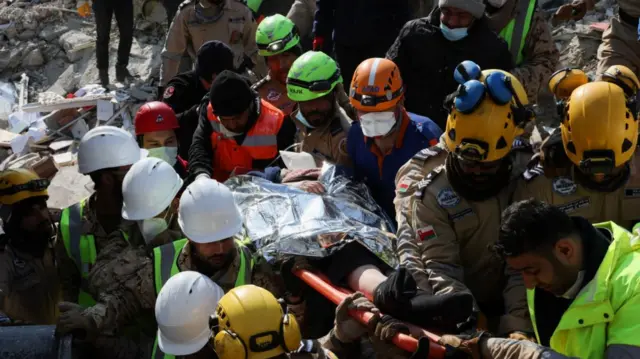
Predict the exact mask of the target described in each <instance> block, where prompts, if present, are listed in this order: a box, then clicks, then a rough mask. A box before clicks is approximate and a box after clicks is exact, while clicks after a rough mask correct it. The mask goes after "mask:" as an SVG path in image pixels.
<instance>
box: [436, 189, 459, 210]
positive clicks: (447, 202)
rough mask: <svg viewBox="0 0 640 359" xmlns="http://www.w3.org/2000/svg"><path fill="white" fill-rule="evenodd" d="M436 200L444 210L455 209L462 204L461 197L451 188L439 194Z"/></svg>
mask: <svg viewBox="0 0 640 359" xmlns="http://www.w3.org/2000/svg"><path fill="white" fill-rule="evenodd" d="M436 199H437V200H438V204H439V205H440V207H442V208H453V207H455V206H457V205H458V204H460V197H459V196H458V194H457V193H455V192H454V191H453V190H452V189H451V188H445V189H443V190H441V191H440V192H438V196H437V198H436Z"/></svg>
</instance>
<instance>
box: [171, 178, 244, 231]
mask: <svg viewBox="0 0 640 359" xmlns="http://www.w3.org/2000/svg"><path fill="white" fill-rule="evenodd" d="M178 224H180V229H182V233H184V234H185V236H187V238H189V240H191V241H193V242H196V243H212V242H218V241H221V240H223V239H226V238H230V237H233V236H234V235H236V234H238V233H240V231H241V230H242V216H241V215H240V211H239V210H238V207H237V206H236V202H235V201H234V199H233V194H232V193H231V190H230V189H229V188H228V187H227V186H225V185H223V184H221V183H220V182H218V181H216V180H212V179H209V178H199V179H197V180H196V181H195V182H193V183H192V184H190V185H189V187H187V189H186V190H185V191H184V193H183V194H182V197H180V208H179V210H178Z"/></svg>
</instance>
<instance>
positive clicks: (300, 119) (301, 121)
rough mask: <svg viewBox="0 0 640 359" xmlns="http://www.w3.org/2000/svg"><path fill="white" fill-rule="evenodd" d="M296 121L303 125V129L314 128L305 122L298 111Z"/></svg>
mask: <svg viewBox="0 0 640 359" xmlns="http://www.w3.org/2000/svg"><path fill="white" fill-rule="evenodd" d="M296 119H297V120H298V121H300V123H301V124H303V125H304V127H306V128H315V127H314V126H311V124H310V123H309V121H307V119H306V118H304V115H303V114H302V111H300V110H298V111H297V113H296Z"/></svg>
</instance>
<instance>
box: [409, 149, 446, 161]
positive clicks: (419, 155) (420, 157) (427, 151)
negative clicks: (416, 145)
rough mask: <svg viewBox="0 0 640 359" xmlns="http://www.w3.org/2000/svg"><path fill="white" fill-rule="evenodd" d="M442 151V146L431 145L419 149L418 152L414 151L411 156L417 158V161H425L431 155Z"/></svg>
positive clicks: (433, 155)
mask: <svg viewBox="0 0 640 359" xmlns="http://www.w3.org/2000/svg"><path fill="white" fill-rule="evenodd" d="M442 151H443V149H442V148H440V147H438V146H432V147H429V148H425V149H423V150H421V151H420V152H418V153H416V154H415V155H414V156H413V158H415V159H417V160H419V161H426V160H428V159H429V158H431V157H435V156H437V155H438V154H440V153H441V152H442Z"/></svg>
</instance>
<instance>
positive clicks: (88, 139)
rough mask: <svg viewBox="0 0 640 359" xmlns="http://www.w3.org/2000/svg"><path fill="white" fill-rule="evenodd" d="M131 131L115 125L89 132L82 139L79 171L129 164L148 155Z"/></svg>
mask: <svg viewBox="0 0 640 359" xmlns="http://www.w3.org/2000/svg"><path fill="white" fill-rule="evenodd" d="M146 153H147V151H146V150H141V149H140V147H139V146H138V143H137V142H136V140H135V138H133V136H131V134H129V132H127V131H125V130H123V129H121V128H118V127H113V126H99V127H96V128H94V129H92V130H91V131H89V132H87V133H86V134H85V135H84V136H82V139H81V140H80V148H79V149H78V171H79V172H80V173H82V174H85V175H86V174H89V173H91V172H94V171H97V170H101V169H104V168H113V167H120V166H128V165H132V164H134V163H136V162H137V161H138V160H139V159H140V158H141V157H146Z"/></svg>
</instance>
